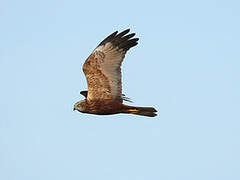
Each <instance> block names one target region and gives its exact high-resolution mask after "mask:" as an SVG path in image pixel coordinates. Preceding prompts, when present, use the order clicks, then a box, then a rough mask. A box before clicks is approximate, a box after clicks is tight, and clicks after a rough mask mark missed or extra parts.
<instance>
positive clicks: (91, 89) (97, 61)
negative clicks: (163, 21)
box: [73, 29, 157, 117]
mask: <svg viewBox="0 0 240 180" xmlns="http://www.w3.org/2000/svg"><path fill="white" fill-rule="evenodd" d="M129 31H130V29H127V30H125V31H123V32H121V33H119V34H118V31H116V32H114V33H112V34H111V35H109V36H108V37H107V38H105V39H104V40H103V41H102V42H101V43H100V44H99V45H98V46H97V47H96V49H95V50H94V51H93V52H92V53H91V55H90V56H89V57H88V58H87V60H86V61H85V63H84V64H83V72H84V74H85V76H86V79H87V84H88V91H81V92H80V93H81V94H82V95H83V96H85V99H84V100H81V101H79V102H77V103H75V104H74V108H73V110H78V111H79V112H82V113H90V114H99V115H108V114H117V113H130V114H136V115H142V116H149V117H154V116H156V115H157V114H156V112H157V111H156V110H155V109H154V108H153V107H136V106H127V105H125V104H123V103H122V102H123V100H126V101H130V99H129V98H127V97H126V96H125V95H124V94H122V79H121V64H122V61H123V59H124V57H125V54H126V52H127V51H128V50H129V49H130V48H131V47H134V46H136V45H137V44H138V43H137V41H138V38H132V37H133V36H135V33H131V34H128V33H129Z"/></svg>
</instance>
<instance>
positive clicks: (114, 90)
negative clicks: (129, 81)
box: [94, 43, 125, 99]
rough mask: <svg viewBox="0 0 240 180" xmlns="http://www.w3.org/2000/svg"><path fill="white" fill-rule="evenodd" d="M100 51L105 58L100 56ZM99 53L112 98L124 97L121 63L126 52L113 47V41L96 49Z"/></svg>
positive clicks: (101, 66) (101, 68)
mask: <svg viewBox="0 0 240 180" xmlns="http://www.w3.org/2000/svg"><path fill="white" fill-rule="evenodd" d="M100 52H102V54H104V55H105V56H104V59H102V58H101V57H100V56H101V55H100V54H101V53H100ZM94 53H95V54H98V55H97V56H98V57H99V60H100V59H101V60H100V61H99V62H100V67H99V68H100V70H102V73H103V74H104V75H105V76H106V77H107V78H108V81H109V85H110V91H111V95H112V99H121V98H122V82H121V68H120V67H121V63H122V61H123V58H124V55H125V52H124V51H122V50H120V49H118V48H117V47H113V46H112V44H111V43H107V44H106V45H105V46H100V47H98V48H96V49H95V50H94Z"/></svg>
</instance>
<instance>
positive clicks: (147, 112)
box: [123, 105, 157, 117]
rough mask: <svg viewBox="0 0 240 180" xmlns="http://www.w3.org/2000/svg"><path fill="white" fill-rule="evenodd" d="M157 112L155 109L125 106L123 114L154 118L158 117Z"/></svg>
mask: <svg viewBox="0 0 240 180" xmlns="http://www.w3.org/2000/svg"><path fill="white" fill-rule="evenodd" d="M156 112H157V110H156V109H155V108H153V107H135V106H127V105H124V108H123V113H130V114H136V115H140V116H148V117H154V116H157V114H156Z"/></svg>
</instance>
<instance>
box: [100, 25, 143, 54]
mask: <svg viewBox="0 0 240 180" xmlns="http://www.w3.org/2000/svg"><path fill="white" fill-rule="evenodd" d="M129 32H130V28H128V29H126V30H124V31H122V32H120V33H118V31H115V32H114V33H112V34H110V35H109V36H108V37H106V38H105V39H104V40H103V41H102V42H101V43H100V44H99V45H98V46H101V45H105V44H106V43H108V42H111V43H112V44H113V46H115V47H119V49H123V50H124V51H128V50H129V49H130V48H131V47H134V46H136V45H137V44H138V43H137V41H138V40H139V38H132V37H134V36H135V33H131V34H128V33H129Z"/></svg>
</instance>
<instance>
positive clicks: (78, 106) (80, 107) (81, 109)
mask: <svg viewBox="0 0 240 180" xmlns="http://www.w3.org/2000/svg"><path fill="white" fill-rule="evenodd" d="M73 110H74V111H75V110H78V111H79V112H86V110H87V103H86V100H81V101H78V102H76V103H75V104H74V107H73Z"/></svg>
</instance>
